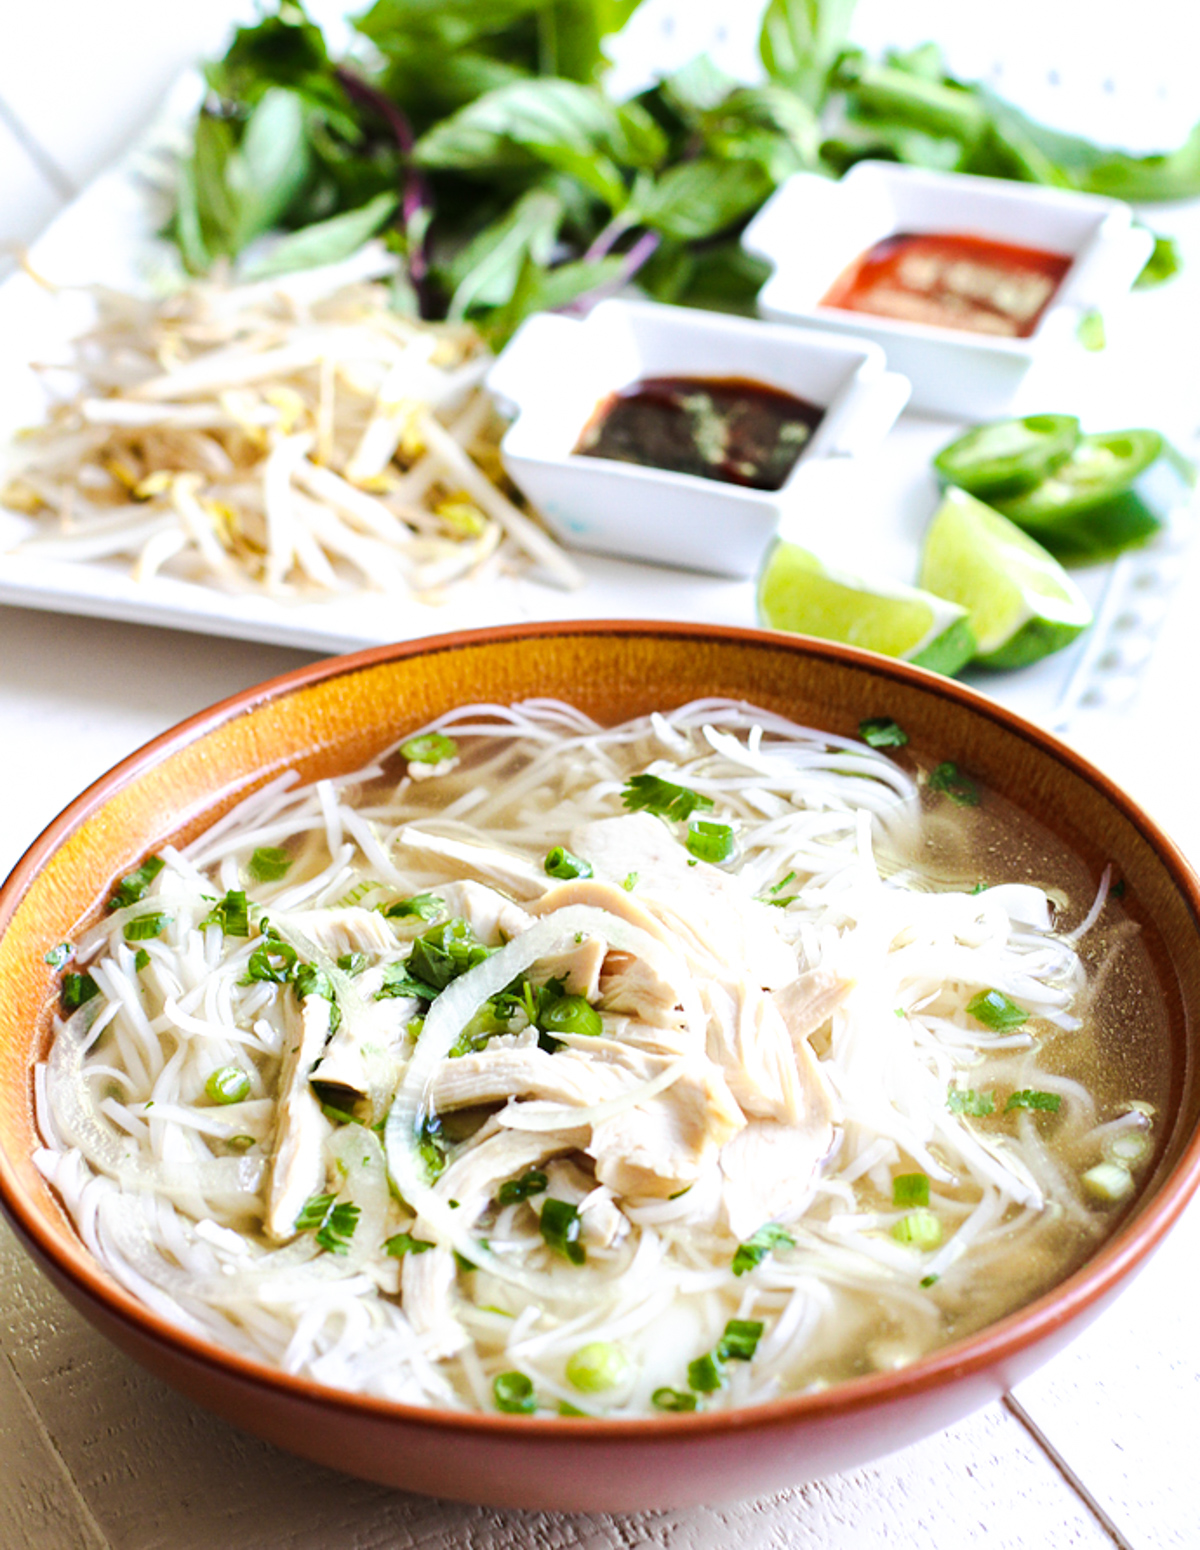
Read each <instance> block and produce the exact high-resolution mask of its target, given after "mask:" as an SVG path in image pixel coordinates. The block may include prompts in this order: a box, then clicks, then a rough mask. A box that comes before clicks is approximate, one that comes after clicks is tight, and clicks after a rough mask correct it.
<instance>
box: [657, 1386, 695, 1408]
mask: <svg viewBox="0 0 1200 1550" xmlns="http://www.w3.org/2000/svg"><path fill="white" fill-rule="evenodd" d="M650 1403H651V1404H652V1405H653V1406H654V1407H655V1409H657V1410H678V1411H688V1410H694V1409H695V1408H696V1396H695V1395H694V1394H682V1393H680V1391H679V1390H678V1389H667V1388H662V1389H655V1390H654V1393H653V1394H651V1396H650Z"/></svg>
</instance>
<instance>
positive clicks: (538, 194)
mask: <svg viewBox="0 0 1200 1550" xmlns="http://www.w3.org/2000/svg"><path fill="white" fill-rule="evenodd" d="M564 214H565V205H564V203H563V201H562V199H561V197H560V196H559V195H558V194H557V193H556V192H554V191H553V190H551V189H549V188H546V187H540V186H539V187H535V188H532V189H530V190H529V192H528V193H526V194H523V195H522V196H521V198H520V199H518V200H517V202H516V204H515V205H513V207H512V208H511V210H509V211H508V213H507V214H506V215H503V216H501V217H500V218H499V219H498V220H495V221H492V222H491V223H490V224H489V225H487V226H485V227H484V228H483V230H482V231H480V232H479V233H477V235H476V236H475V237H474V238H473V239H472V240H471V241H470V242H469V243H468V244H467V245H466V247H465V248H464V249H463V250H462V252H461V253H460V254H459V255H458V257H457V258H456V259H455V261H454V263H453V264H452V265H451V266H450V267H449V268H448V270H447V279H448V280H449V281H450V283H451V284H452V285H453V286H454V294H453V296H451V298H450V306H449V308H448V310H447V314H446V315H447V317H448V318H450V319H451V321H453V320H455V319H461V318H464V317H465V316H466V315H467V312H468V310H469V309H470V308H472V307H479V306H493V307H497V306H502V305H503V304H504V303H505V302H506V301H508V300H509V298H510V297H511V296H512V294H513V291H514V290H515V288H516V285H517V281H518V279H519V278H520V276H521V270H522V267H523V265H524V264H525V261H526V259H527V258H530V259H532V260H533V261H534V262H535V263H536V264H538V265H539V266H541V267H543V268H544V267H545V266H546V265H548V264H549V262H550V259H551V256H552V255H553V252H554V248H555V244H556V242H557V241H558V229H559V226H560V225H561V223H562V220H563V216H564Z"/></svg>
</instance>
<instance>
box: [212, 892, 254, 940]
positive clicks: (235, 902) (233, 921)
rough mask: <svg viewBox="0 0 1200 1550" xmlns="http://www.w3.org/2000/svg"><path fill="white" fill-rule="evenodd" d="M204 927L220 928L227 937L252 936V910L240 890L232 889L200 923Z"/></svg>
mask: <svg viewBox="0 0 1200 1550" xmlns="http://www.w3.org/2000/svg"><path fill="white" fill-rule="evenodd" d="M200 924H201V925H202V926H220V928H221V931H222V934H223V935H225V936H249V935H250V908H249V906H248V905H247V903H246V895H245V894H244V893H243V892H242V891H241V889H240V888H231V889H230V890H229V892H228V893H227V894H226V895H225V897H224V898H223V899H222V900H221V901H220V903H219V904H214V905H213V907H212V909H211V910H209V912H208V914H207V915H206V916H205V917H204V919H203V920H202V921H201V922H200Z"/></svg>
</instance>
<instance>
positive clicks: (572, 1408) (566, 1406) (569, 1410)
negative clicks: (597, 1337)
mask: <svg viewBox="0 0 1200 1550" xmlns="http://www.w3.org/2000/svg"><path fill="white" fill-rule="evenodd" d="M496 1311H497V1312H498V1311H500V1310H498V1309H497V1310H496ZM505 1317H506V1318H509V1317H511V1315H510V1314H505ZM558 1413H559V1415H566V1416H571V1417H576V1418H579V1419H581V1420H584V1421H590V1420H591V1416H590V1415H588V1413H587V1411H586V1410H581V1409H580V1408H579V1406H578V1405H573V1404H572V1403H571V1401H570V1400H569V1399H560V1400H559V1402H558Z"/></svg>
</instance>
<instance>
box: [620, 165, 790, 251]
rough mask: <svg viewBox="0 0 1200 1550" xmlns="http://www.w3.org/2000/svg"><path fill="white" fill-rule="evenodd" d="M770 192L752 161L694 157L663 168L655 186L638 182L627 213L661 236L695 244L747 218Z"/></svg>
mask: <svg viewBox="0 0 1200 1550" xmlns="http://www.w3.org/2000/svg"><path fill="white" fill-rule="evenodd" d="M772 187H773V185H772V183H771V180H770V178H769V177H768V176H767V174H766V173H765V172H764V171H763V170H762V168H761V167H760V166H758V165H757V164H756V163H754V162H741V161H737V162H734V161H719V160H717V159H716V158H715V157H712V156H699V157H697V158H696V160H695V161H688V162H682V163H680V164H679V165H678V166H675V167H670V168H668V170H667V171H666V172H664V173H663V175H662V176H661V177H660V178H658V179H657V180H656V181H655V182H650V181H649V180H648V179H645V178H643V179H642V180H640V181H639V183H638V184H637V185H635V188H634V194H633V198H632V201H631V204H630V207H629V210H628V212H627V213H628V214H629V215H630V217H631V218H632V219H636V220H638V221H641V222H642V223H643V224H645V225H646V226H649V227H651V228H652V229H653V230H654V231H658V232H661V233H662V234H663V236H665V237H676V238H678V239H679V240H681V241H684V242H694V241H696V240H697V239H699V238H703V237H712V236H715V235H716V234H717V233H718V232H721V231H724V230H725V229H726V228H727V227H729V226H732V225H733V224H734V223H735V222H736V221H739V220H740V219H741V218H742V217H743V216H746V215H749V214H750V212H751V211H752V210H756V209H757V208H758V206H759V205H760V204H762V202H763V200H764V199H766V197H767V195H768V194H769V193H771V191H772Z"/></svg>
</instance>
